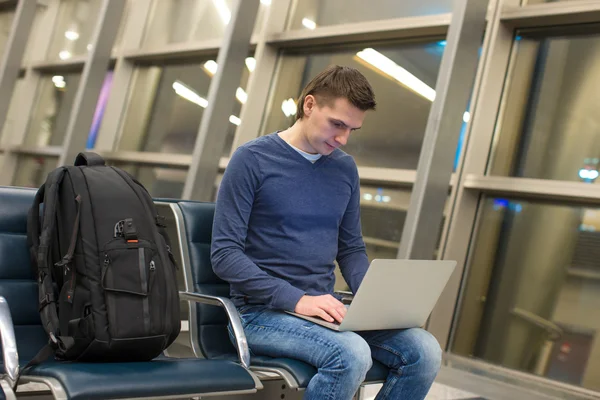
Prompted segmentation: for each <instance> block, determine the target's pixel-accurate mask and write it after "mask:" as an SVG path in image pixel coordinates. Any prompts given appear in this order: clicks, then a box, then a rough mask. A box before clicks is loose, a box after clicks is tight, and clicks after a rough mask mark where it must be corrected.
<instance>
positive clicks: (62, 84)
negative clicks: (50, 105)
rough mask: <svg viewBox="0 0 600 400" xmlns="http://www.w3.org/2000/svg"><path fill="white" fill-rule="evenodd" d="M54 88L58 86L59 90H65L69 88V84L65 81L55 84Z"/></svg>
mask: <svg viewBox="0 0 600 400" xmlns="http://www.w3.org/2000/svg"><path fill="white" fill-rule="evenodd" d="M54 86H56V87H57V88H59V89H64V88H65V87H66V86H67V82H65V81H62V82H54Z"/></svg>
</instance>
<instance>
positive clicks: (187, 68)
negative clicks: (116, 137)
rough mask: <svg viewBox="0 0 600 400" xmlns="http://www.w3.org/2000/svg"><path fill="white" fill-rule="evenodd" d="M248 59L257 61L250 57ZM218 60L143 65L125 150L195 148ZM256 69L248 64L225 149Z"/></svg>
mask: <svg viewBox="0 0 600 400" xmlns="http://www.w3.org/2000/svg"><path fill="white" fill-rule="evenodd" d="M247 64H251V62H250V61H248V62H247ZM217 68H218V65H217V63H216V62H215V61H214V60H208V61H205V62H203V63H200V64H190V65H167V66H163V67H157V66H152V67H145V66H144V67H138V68H137V69H136V72H135V77H134V83H133V85H132V90H131V97H130V101H129V106H128V110H127V115H126V118H125V124H124V128H123V131H122V134H121V139H120V143H119V149H120V150H129V151H148V152H161V153H182V154H191V153H192V152H193V150H194V144H195V142H196V135H197V134H198V128H199V127H200V121H201V120H202V115H203V111H204V109H205V108H206V106H207V105H208V100H207V95H208V89H209V85H210V82H211V79H212V76H213V75H214V73H215V72H216V70H217ZM249 74H250V70H249V69H248V68H245V69H244V72H243V73H242V79H241V82H240V86H239V87H238V89H237V92H236V101H234V102H233V104H232V106H233V107H232V111H231V115H230V117H229V126H228V129H227V132H223V134H225V135H227V138H226V144H225V149H224V152H223V155H227V154H229V152H230V150H231V145H232V143H233V138H234V135H235V128H236V127H237V126H238V125H239V124H240V123H241V121H240V119H239V116H240V112H241V108H242V105H243V103H245V102H246V98H247V95H246V91H245V89H244V88H245V87H246V84H247V82H248V76H249Z"/></svg>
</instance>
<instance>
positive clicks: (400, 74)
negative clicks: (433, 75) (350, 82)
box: [356, 48, 435, 101]
mask: <svg viewBox="0 0 600 400" xmlns="http://www.w3.org/2000/svg"><path fill="white" fill-rule="evenodd" d="M356 55H357V56H358V57H359V58H361V59H362V60H364V61H366V62H367V63H369V64H371V65H372V66H374V67H375V68H377V69H378V70H380V71H381V72H383V73H385V74H387V75H389V76H391V77H392V78H394V79H395V80H397V81H398V82H400V83H401V84H403V85H404V86H406V87H408V88H409V89H411V90H413V91H414V92H416V93H418V94H420V95H421V96H423V97H425V98H426V99H427V100H430V101H433V100H434V99H435V90H433V89H432V88H430V87H429V86H427V84H425V83H424V82H423V81H421V80H420V79H419V78H417V77H416V76H414V75H413V74H411V73H410V72H408V71H407V70H405V69H404V68H402V67H401V66H399V65H398V64H396V63H395V62H394V61H392V60H390V59H389V58H387V57H386V56H384V55H383V54H381V53H380V52H378V51H377V50H374V49H371V48H367V49H364V50H362V51H359V52H358V53H356Z"/></svg>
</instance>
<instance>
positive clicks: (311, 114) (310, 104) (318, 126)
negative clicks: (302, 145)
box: [304, 95, 366, 156]
mask: <svg viewBox="0 0 600 400" xmlns="http://www.w3.org/2000/svg"><path fill="white" fill-rule="evenodd" d="M330 103H331V104H328V102H326V101H323V100H321V104H317V102H316V100H315V97H314V96H312V95H308V96H306V98H305V100H304V120H305V126H306V130H305V137H306V141H307V144H308V146H309V147H310V149H309V150H310V151H309V152H311V153H319V154H322V155H324V156H326V155H329V154H331V152H333V150H335V149H336V148H337V147H340V146H343V145H345V144H346V142H347V141H348V136H350V133H351V132H352V131H354V130H357V129H360V127H361V126H362V123H363V120H364V119H365V115H366V111H362V110H361V109H359V108H357V107H355V106H353V105H352V104H350V102H349V101H348V100H347V99H345V98H337V99H335V100H334V101H333V102H330Z"/></svg>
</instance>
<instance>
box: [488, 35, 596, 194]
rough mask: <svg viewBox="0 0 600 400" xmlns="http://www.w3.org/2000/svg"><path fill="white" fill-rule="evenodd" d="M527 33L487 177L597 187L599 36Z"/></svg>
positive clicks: (519, 40) (521, 42)
mask: <svg viewBox="0 0 600 400" xmlns="http://www.w3.org/2000/svg"><path fill="white" fill-rule="evenodd" d="M528 35H532V34H526V33H524V32H520V33H518V35H517V36H516V40H515V47H516V52H515V59H514V67H513V71H512V76H511V78H510V80H509V82H510V84H509V85H508V87H507V88H506V90H505V94H504V98H505V100H504V107H503V109H504V112H503V114H501V115H500V117H499V120H498V121H497V126H498V127H497V130H498V134H497V136H498V137H497V140H496V142H495V147H494V153H493V158H492V160H491V162H490V165H489V166H488V173H490V174H493V175H502V176H518V177H527V178H539V179H557V180H564V181H578V182H588V181H594V180H595V178H593V179H589V177H590V176H591V177H594V175H595V173H597V171H598V168H599V161H600V140H599V137H598V134H597V133H598V127H599V126H600V114H599V113H598V104H600V93H599V92H598V91H597V90H596V88H597V87H598V85H600V73H598V70H599V69H598V67H599V65H600V64H599V60H600V58H599V57H600V35H597V34H596V35H578V36H571V37H569V36H567V37H563V36H559V37H550V38H548V37H544V38H541V37H539V36H528ZM582 170H583V172H582ZM587 170H590V171H592V172H591V173H588V172H587Z"/></svg>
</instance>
